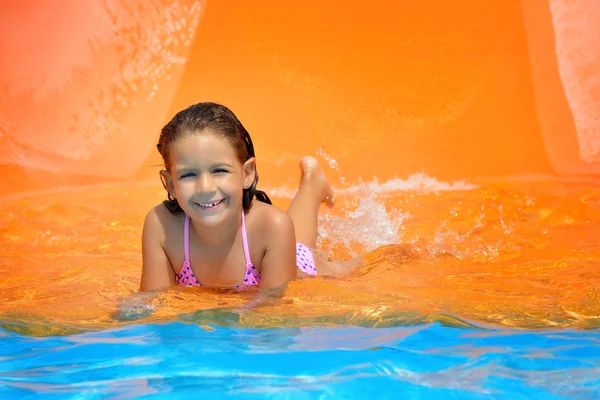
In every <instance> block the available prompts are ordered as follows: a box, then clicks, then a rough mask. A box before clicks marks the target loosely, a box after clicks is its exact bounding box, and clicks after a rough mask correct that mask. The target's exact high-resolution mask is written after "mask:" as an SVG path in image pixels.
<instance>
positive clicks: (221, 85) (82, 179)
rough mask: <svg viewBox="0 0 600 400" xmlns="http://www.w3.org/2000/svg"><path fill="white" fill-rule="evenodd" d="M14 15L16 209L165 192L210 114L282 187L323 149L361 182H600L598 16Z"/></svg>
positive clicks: (431, 8)
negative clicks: (131, 187)
mask: <svg viewBox="0 0 600 400" xmlns="http://www.w3.org/2000/svg"><path fill="white" fill-rule="evenodd" d="M0 10H1V12H0V19H1V21H0V51H1V52H2V54H1V56H0V87H1V88H2V92H1V93H0V141H1V146H0V164H1V165H2V166H3V167H2V168H4V169H5V171H7V172H9V175H8V176H9V179H8V180H5V181H4V184H3V189H2V192H3V193H6V192H15V191H20V190H28V189H35V188H41V187H52V186H53V185H56V184H64V183H88V182H93V181H98V180H117V179H123V178H126V179H129V178H132V177H135V178H146V177H155V176H156V172H157V168H156V167H153V165H156V164H160V162H161V161H160V159H159V158H158V154H157V153H156V151H155V149H154V146H155V143H156V139H157V136H158V133H159V130H160V127H161V126H162V125H163V124H164V123H165V122H166V121H167V120H168V119H169V118H170V117H171V116H172V115H173V114H174V113H175V112H177V111H178V110H180V109H181V108H184V107H185V106H187V105H189V104H192V103H194V102H198V101H208V100H210V101H218V102H222V103H224V104H226V105H227V106H229V107H230V108H232V109H233V110H234V112H235V113H236V114H238V116H239V117H240V119H241V120H242V122H243V123H244V124H245V125H246V127H247V128H248V129H249V131H250V132H251V134H252V136H253V139H254V141H255V145H256V147H257V152H258V156H259V165H260V166H261V169H262V172H261V179H263V180H264V181H266V182H267V183H271V184H284V183H286V182H287V181H288V180H289V179H290V176H293V178H294V179H295V173H294V174H290V169H291V168H294V171H295V168H296V167H295V165H296V160H297V158H298V157H299V156H300V155H302V154H307V153H313V154H314V153H315V151H316V150H317V149H319V148H322V149H323V150H324V151H325V152H326V153H327V154H329V155H330V156H332V157H334V158H335V159H337V160H338V163H339V165H340V167H341V169H342V171H343V173H344V174H345V175H346V177H347V178H350V179H352V178H358V177H363V178H371V177H372V176H376V177H378V178H379V179H387V178H390V177H394V176H401V177H402V176H406V175H408V174H411V173H414V172H425V173H427V174H429V175H432V176H435V177H438V178H441V179H455V178H471V177H480V176H499V175H520V174H529V173H544V174H547V173H554V174H576V175H596V174H600V117H599V114H600V83H599V82H600V72H598V71H600V69H599V67H600V50H599V49H600V28H597V26H600V25H598V22H600V9H599V8H598V6H597V4H596V2H594V0H577V1H566V0H528V1H520V0H505V1H496V2H487V1H477V2H474V1H471V0H426V1H420V2H398V1H376V2H372V3H368V4H367V3H364V2H359V1H344V2H341V1H333V2H323V1H316V0H305V1H304V2H302V3H287V2H280V1H276V0H258V1H253V2H238V1H233V0H218V1H217V0H208V1H198V0H178V1H176V0H161V1H156V2H152V3H148V2H144V1H142V0H132V1H127V2H126V1H117V0H106V1H103V0H95V1H93V0H86V1H79V0H62V1H61V7H56V4H54V3H50V2H46V1H43V0H29V1H26V2H22V1H15V0H12V1H8V2H3V4H2V5H1V6H0ZM274 167H277V168H274ZM23 178H26V179H23Z"/></svg>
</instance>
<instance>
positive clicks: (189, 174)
mask: <svg viewBox="0 0 600 400" xmlns="http://www.w3.org/2000/svg"><path fill="white" fill-rule="evenodd" d="M190 176H196V174H194V173H192V172H187V173H185V174H183V175H181V179H183V178H188V177H190Z"/></svg>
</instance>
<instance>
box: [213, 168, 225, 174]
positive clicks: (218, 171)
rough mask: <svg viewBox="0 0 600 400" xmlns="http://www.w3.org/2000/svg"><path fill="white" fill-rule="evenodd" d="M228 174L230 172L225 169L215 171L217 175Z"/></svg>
mask: <svg viewBox="0 0 600 400" xmlns="http://www.w3.org/2000/svg"><path fill="white" fill-rule="evenodd" d="M227 172H228V171H227V170H226V169H223V168H217V169H215V171H214V173H215V174H226V173H227Z"/></svg>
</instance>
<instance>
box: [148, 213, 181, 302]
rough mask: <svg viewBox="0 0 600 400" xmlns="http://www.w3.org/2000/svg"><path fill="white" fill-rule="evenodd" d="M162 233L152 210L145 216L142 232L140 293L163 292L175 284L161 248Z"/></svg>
mask: <svg viewBox="0 0 600 400" xmlns="http://www.w3.org/2000/svg"><path fill="white" fill-rule="evenodd" d="M159 207H161V206H159ZM164 232H165V230H164V227H163V224H162V222H161V221H160V218H159V215H158V213H157V209H156V208H153V209H152V210H150V212H149V213H148V215H147V216H146V220H145V221H144V229H143V232H142V259H143V267H142V278H141V283H140V290H141V291H142V292H150V291H156V290H163V289H167V288H168V287H170V286H173V285H174V284H175V273H174V272H173V268H172V267H171V263H170V262H169V259H168V257H167V254H166V253H165V250H164V248H163V243H164V238H165V233H164Z"/></svg>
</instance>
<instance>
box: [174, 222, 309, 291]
mask: <svg viewBox="0 0 600 400" xmlns="http://www.w3.org/2000/svg"><path fill="white" fill-rule="evenodd" d="M242 244H243V246H244V258H245V259H246V275H245V276H244V282H243V283H240V284H239V285H237V286H235V288H236V289H239V290H244V289H248V288H250V287H252V286H256V285H260V272H259V271H258V270H257V269H256V267H255V266H254V265H253V264H252V261H251V260H250V251H249V250H248V238H247V235H246V222H245V218H244V213H243V212H242ZM183 255H184V261H183V266H182V267H181V271H179V273H178V274H177V284H178V285H181V286H202V284H201V283H200V282H199V281H198V279H197V278H196V275H194V271H192V265H191V264H190V217H189V216H188V215H186V216H185V223H184V227H183ZM296 266H297V267H298V268H299V269H300V270H302V271H303V272H305V273H306V274H308V275H317V269H316V266H315V259H314V257H313V254H312V252H311V250H310V248H308V247H307V246H305V245H303V244H302V243H296Z"/></svg>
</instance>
